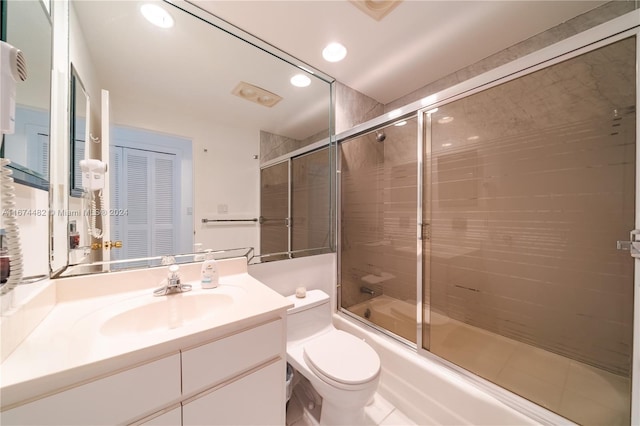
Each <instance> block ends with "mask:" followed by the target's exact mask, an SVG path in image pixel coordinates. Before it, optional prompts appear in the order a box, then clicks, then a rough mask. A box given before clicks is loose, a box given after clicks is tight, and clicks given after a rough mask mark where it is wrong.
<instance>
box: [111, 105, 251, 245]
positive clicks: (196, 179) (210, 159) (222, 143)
mask: <svg viewBox="0 0 640 426" xmlns="http://www.w3.org/2000/svg"><path fill="white" fill-rule="evenodd" d="M111 105H112V112H111V117H112V123H114V124H124V125H127V126H132V127H138V128H143V129H154V130H155V131H159V132H163V133H168V134H172V135H178V136H181V137H184V138H187V139H191V141H192V147H193V175H192V176H185V175H183V177H182V184H183V190H184V192H188V188H193V201H192V203H193V213H192V215H188V214H187V212H182V217H183V218H184V220H185V221H191V223H192V224H193V230H194V243H202V248H203V249H207V248H210V249H214V250H216V249H224V248H239V247H254V246H257V245H258V237H259V233H258V231H259V227H258V225H257V224H255V223H252V222H251V223H243V224H206V225H205V224H202V219H203V218H206V219H223V218H229V219H238V218H254V217H258V216H259V214H260V204H259V189H260V188H259V179H260V171H259V160H258V159H254V158H253V156H254V155H258V154H259V144H260V131H259V129H253V128H251V127H242V128H238V127H230V126H226V125H224V124H221V123H217V122H216V121H215V118H209V119H207V118H206V117H199V116H198V115H197V114H198V112H196V111H193V112H191V111H179V112H178V113H176V111H175V108H173V107H172V105H164V106H156V107H155V108H154V110H153V111H151V110H150V109H149V108H148V107H145V103H144V101H140V100H137V99H126V98H124V97H123V96H119V95H118V94H117V93H111ZM219 205H226V207H227V213H218V206H219Z"/></svg>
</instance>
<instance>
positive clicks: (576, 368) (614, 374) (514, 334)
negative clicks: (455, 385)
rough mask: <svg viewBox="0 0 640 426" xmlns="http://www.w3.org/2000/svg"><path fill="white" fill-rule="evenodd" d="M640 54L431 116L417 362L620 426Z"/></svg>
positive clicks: (564, 70)
mask: <svg viewBox="0 0 640 426" xmlns="http://www.w3.org/2000/svg"><path fill="white" fill-rule="evenodd" d="M635 46H636V40H635V37H632V38H628V39H624V40H621V41H618V42H616V43H613V44H611V45H608V46H605V47H602V48H599V49H597V50H593V51H591V52H588V53H585V54H582V55H580V56H577V57H575V58H572V59H568V60H565V61H563V62H560V63H557V64H555V65H552V66H550V67H547V68H544V69H542V70H540V71H536V72H534V73H532V74H528V75H526V76H523V77H520V78H517V79H515V80H512V81H510V82H507V83H503V84H501V85H498V86H495V87H493V88H490V89H487V90H484V91H482V92H479V93H476V94H473V95H470V96H468V97H466V98H463V99H460V100H456V101H454V102H451V103H449V104H446V105H443V106H440V107H439V109H438V110H437V111H435V112H433V111H432V112H431V113H429V114H426V115H425V120H424V121H425V123H426V124H427V125H426V129H425V132H426V134H425V140H426V141H427V142H428V143H427V146H426V147H425V156H424V163H425V173H424V174H425V176H424V181H425V185H424V187H425V192H424V194H423V197H424V200H425V203H424V206H423V219H424V221H425V222H428V224H429V233H428V235H427V237H428V238H427V239H426V240H425V241H424V246H423V247H424V253H423V256H424V257H423V264H424V270H423V271H424V277H423V303H424V305H425V307H426V308H427V309H426V311H425V313H426V315H425V320H424V324H423V337H422V346H423V348H424V349H427V350H429V351H431V352H432V353H434V354H436V355H438V356H440V357H442V358H444V359H446V360H448V361H450V362H453V363H455V364H457V365H458V366H460V367H463V368H464V369H467V370H469V371H471V372H472V373H474V374H476V375H479V376H481V377H483V378H485V379H487V380H489V381H491V382H494V383H496V384H498V385H500V386H502V387H504V388H506V389H508V390H510V391H513V392H515V393H517V394H519V395H521V396H523V397H525V398H527V399H529V400H531V401H533V402H535V403H537V404H539V405H542V406H544V407H546V408H548V409H549V410H552V411H554V412H556V413H558V414H560V415H562V416H565V417H567V418H569V419H570V420H572V421H575V422H578V423H582V424H607V425H614V424H628V423H629V421H630V377H631V360H632V353H631V352H632V346H633V344H632V343H633V342H632V337H633V334H632V322H633V286H634V263H633V259H632V258H631V257H630V256H629V252H628V251H627V252H625V251H619V250H618V249H617V248H616V242H617V241H618V240H628V235H629V231H630V230H632V229H634V228H635V215H636V213H635V191H636V188H635V179H636V178H635V176H636V169H635V163H636V159H635V158H636V154H635V152H636V140H635V133H636V121H635V116H636V114H635V108H636V104H635V103H636V87H635V82H636V69H635V63H636V52H635Z"/></svg>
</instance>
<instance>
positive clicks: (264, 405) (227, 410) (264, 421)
mask: <svg viewBox="0 0 640 426" xmlns="http://www.w3.org/2000/svg"><path fill="white" fill-rule="evenodd" d="M285 366H286V363H285V362H284V360H282V359H280V360H278V361H275V362H273V363H271V364H269V365H267V366H265V367H264V368H262V369H260V370H258V371H256V372H254V373H252V374H249V375H247V376H245V377H243V378H241V379H239V380H236V381H234V382H231V383H229V384H228V385H226V386H223V387H221V388H217V389H215V390H214V391H212V392H209V393H204V394H202V396H200V397H199V398H198V397H197V398H196V399H194V400H192V401H191V402H189V403H187V404H185V405H183V407H182V422H183V423H182V424H183V425H184V426H191V425H193V426H196V425H226V426H228V425H283V424H285V402H286V401H285Z"/></svg>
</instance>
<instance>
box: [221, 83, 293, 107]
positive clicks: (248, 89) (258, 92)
mask: <svg viewBox="0 0 640 426" xmlns="http://www.w3.org/2000/svg"><path fill="white" fill-rule="evenodd" d="M231 93H233V94H234V95H236V96H239V97H241V98H242V99H246V100H248V101H251V102H255V103H257V104H259V105H262V106H266V107H268V108H271V107H272V106H274V105H275V104H277V103H278V102H280V101H281V100H282V96H278V95H276V94H275V93H271V92H269V91H268V90H264V89H262V88H260V87H258V86H254V85H253V84H249V83H247V82H244V81H241V82H240V83H238V84H237V85H236V87H235V88H234V89H233V90H232V91H231Z"/></svg>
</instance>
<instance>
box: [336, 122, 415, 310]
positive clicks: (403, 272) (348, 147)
mask: <svg viewBox="0 0 640 426" xmlns="http://www.w3.org/2000/svg"><path fill="white" fill-rule="evenodd" d="M417 128H418V126H417V120H416V119H415V118H413V119H410V120H406V124H405V125H403V126H394V125H391V126H389V127H387V128H385V129H383V132H384V134H385V139H384V141H382V142H380V141H378V140H377V139H376V137H377V135H376V133H369V134H366V135H363V136H360V137H357V138H355V139H352V140H350V141H347V142H344V143H342V144H341V145H340V149H339V150H340V156H341V162H340V171H341V172H340V175H341V185H340V191H341V194H342V195H341V199H342V212H341V229H342V232H341V237H342V246H341V277H342V306H344V307H350V306H353V305H355V304H357V303H359V302H362V301H364V300H368V299H370V298H371V295H369V294H367V293H363V292H361V291H360V287H366V288H368V289H370V290H373V291H374V292H375V294H374V296H379V295H381V294H385V295H387V296H390V297H393V298H395V299H399V300H404V301H409V302H412V303H414V304H415V302H416V252H417V242H416V223H417V222H416V217H417V216H416V213H417V194H418V190H417V151H416V149H417Z"/></svg>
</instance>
